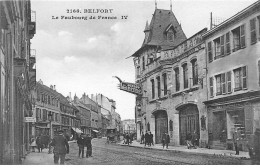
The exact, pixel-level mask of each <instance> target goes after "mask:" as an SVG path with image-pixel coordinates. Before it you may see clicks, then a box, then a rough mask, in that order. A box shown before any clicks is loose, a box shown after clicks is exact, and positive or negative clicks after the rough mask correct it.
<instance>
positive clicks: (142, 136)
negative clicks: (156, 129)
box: [140, 132, 144, 144]
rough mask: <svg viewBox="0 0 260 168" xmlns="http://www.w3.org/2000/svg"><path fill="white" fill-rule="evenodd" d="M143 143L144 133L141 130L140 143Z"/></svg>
mask: <svg viewBox="0 0 260 168" xmlns="http://www.w3.org/2000/svg"><path fill="white" fill-rule="evenodd" d="M143 143H144V133H143V132H142V134H141V143H140V144H143Z"/></svg>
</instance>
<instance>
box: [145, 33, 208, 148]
mask: <svg viewBox="0 0 260 168" xmlns="http://www.w3.org/2000/svg"><path fill="white" fill-rule="evenodd" d="M206 31H207V29H206V28H205V29H203V30H201V31H199V32H198V33H196V34H194V35H193V36H192V37H190V38H189V39H187V40H185V41H184V42H182V43H181V44H179V45H178V46H176V47H174V48H169V49H162V51H161V58H160V65H161V66H162V70H161V72H160V73H158V74H156V76H154V77H153V78H151V80H150V81H152V80H154V81H155V79H156V80H157V83H158V79H160V78H161V86H160V89H162V93H161V94H162V95H161V97H159V96H158V97H157V95H158V92H160V91H159V90H158V85H157V86H156V88H155V87H153V86H151V85H150V88H151V89H152V90H154V91H157V95H153V94H151V95H149V94H148V97H149V96H150V97H153V96H154V97H155V98H156V97H157V99H158V101H160V102H159V103H157V105H156V106H150V107H148V108H147V109H148V111H152V112H153V113H155V117H156V118H155V129H156V132H155V133H156V137H157V138H158V135H157V134H158V132H159V130H160V131H161V130H162V129H161V128H159V127H160V124H161V123H164V124H165V128H164V129H165V130H167V131H168V133H169V135H170V138H171V144H172V145H186V138H187V135H188V134H191V135H192V134H194V133H196V134H197V137H198V139H199V142H200V143H199V144H198V145H200V146H202V147H206V146H207V140H208V137H207V136H208V133H207V130H206V120H205V119H206V118H207V112H206V107H205V105H204V103H203V102H204V101H206V100H207V97H206V96H205V95H206V94H207V89H206V78H205V77H206V59H205V44H204V41H202V35H203V34H204V33H205V32H206ZM148 90H150V89H148ZM148 93H151V92H149V91H148ZM155 93H156V92H155ZM149 103H153V101H150V102H149ZM154 104H155V103H154ZM158 112H160V113H159V114H156V113H158ZM157 117H158V119H157ZM156 120H157V121H156ZM166 121H168V126H167V123H166ZM160 133H161V132H160ZM159 140H160V139H157V142H158V141H159Z"/></svg>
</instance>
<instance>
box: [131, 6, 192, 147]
mask: <svg viewBox="0 0 260 168" xmlns="http://www.w3.org/2000/svg"><path fill="white" fill-rule="evenodd" d="M144 33H145V39H144V42H143V44H142V46H141V48H139V49H138V50H137V51H136V52H135V53H134V54H133V55H132V57H134V58H133V60H134V64H135V72H136V83H138V84H141V85H142V92H143V93H142V95H139V96H137V97H136V114H135V116H136V117H135V118H136V124H137V128H136V129H137V140H140V135H141V132H144V133H145V131H151V132H152V134H153V135H154V142H155V143H161V136H162V134H163V133H164V132H168V131H169V128H170V126H169V125H170V124H169V123H171V125H173V124H178V123H176V122H175V121H177V119H176V117H175V114H174V111H173V110H172V109H173V107H172V106H171V105H170V102H171V100H170V99H169V98H168V88H166V86H168V85H169V82H170V80H169V79H168V78H169V77H170V76H171V71H170V70H168V69H165V68H164V67H163V66H162V65H161V63H160V60H161V51H162V49H165V48H174V47H176V46H178V45H179V44H180V43H182V42H183V41H185V40H186V39H187V38H186V35H185V34H184V32H183V30H182V28H181V26H180V24H179V23H178V21H177V19H176V17H175V16H174V14H173V12H172V11H171V10H162V9H155V11H154V14H153V18H152V20H151V23H150V24H148V22H147V23H146V27H145V30H144ZM174 128H175V129H177V128H176V127H174ZM169 133H170V132H169ZM174 134H176V135H178V130H174ZM172 140H174V141H172ZM171 142H173V143H177V144H178V143H179V140H178V137H177V136H175V135H173V136H171Z"/></svg>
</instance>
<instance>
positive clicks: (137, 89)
mask: <svg viewBox="0 0 260 168" xmlns="http://www.w3.org/2000/svg"><path fill="white" fill-rule="evenodd" d="M115 78H117V79H118V80H119V82H120V84H119V89H120V90H123V91H126V92H128V93H132V94H136V95H141V94H142V87H141V85H140V84H135V83H129V82H123V81H122V80H121V79H120V78H119V77H117V76H115Z"/></svg>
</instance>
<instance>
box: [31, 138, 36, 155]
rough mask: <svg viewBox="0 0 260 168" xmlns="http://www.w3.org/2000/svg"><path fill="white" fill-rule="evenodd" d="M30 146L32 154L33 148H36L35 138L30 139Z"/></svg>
mask: <svg viewBox="0 0 260 168" xmlns="http://www.w3.org/2000/svg"><path fill="white" fill-rule="evenodd" d="M30 146H31V148H32V152H35V147H37V145H36V140H35V138H32V139H31V145H30Z"/></svg>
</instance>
